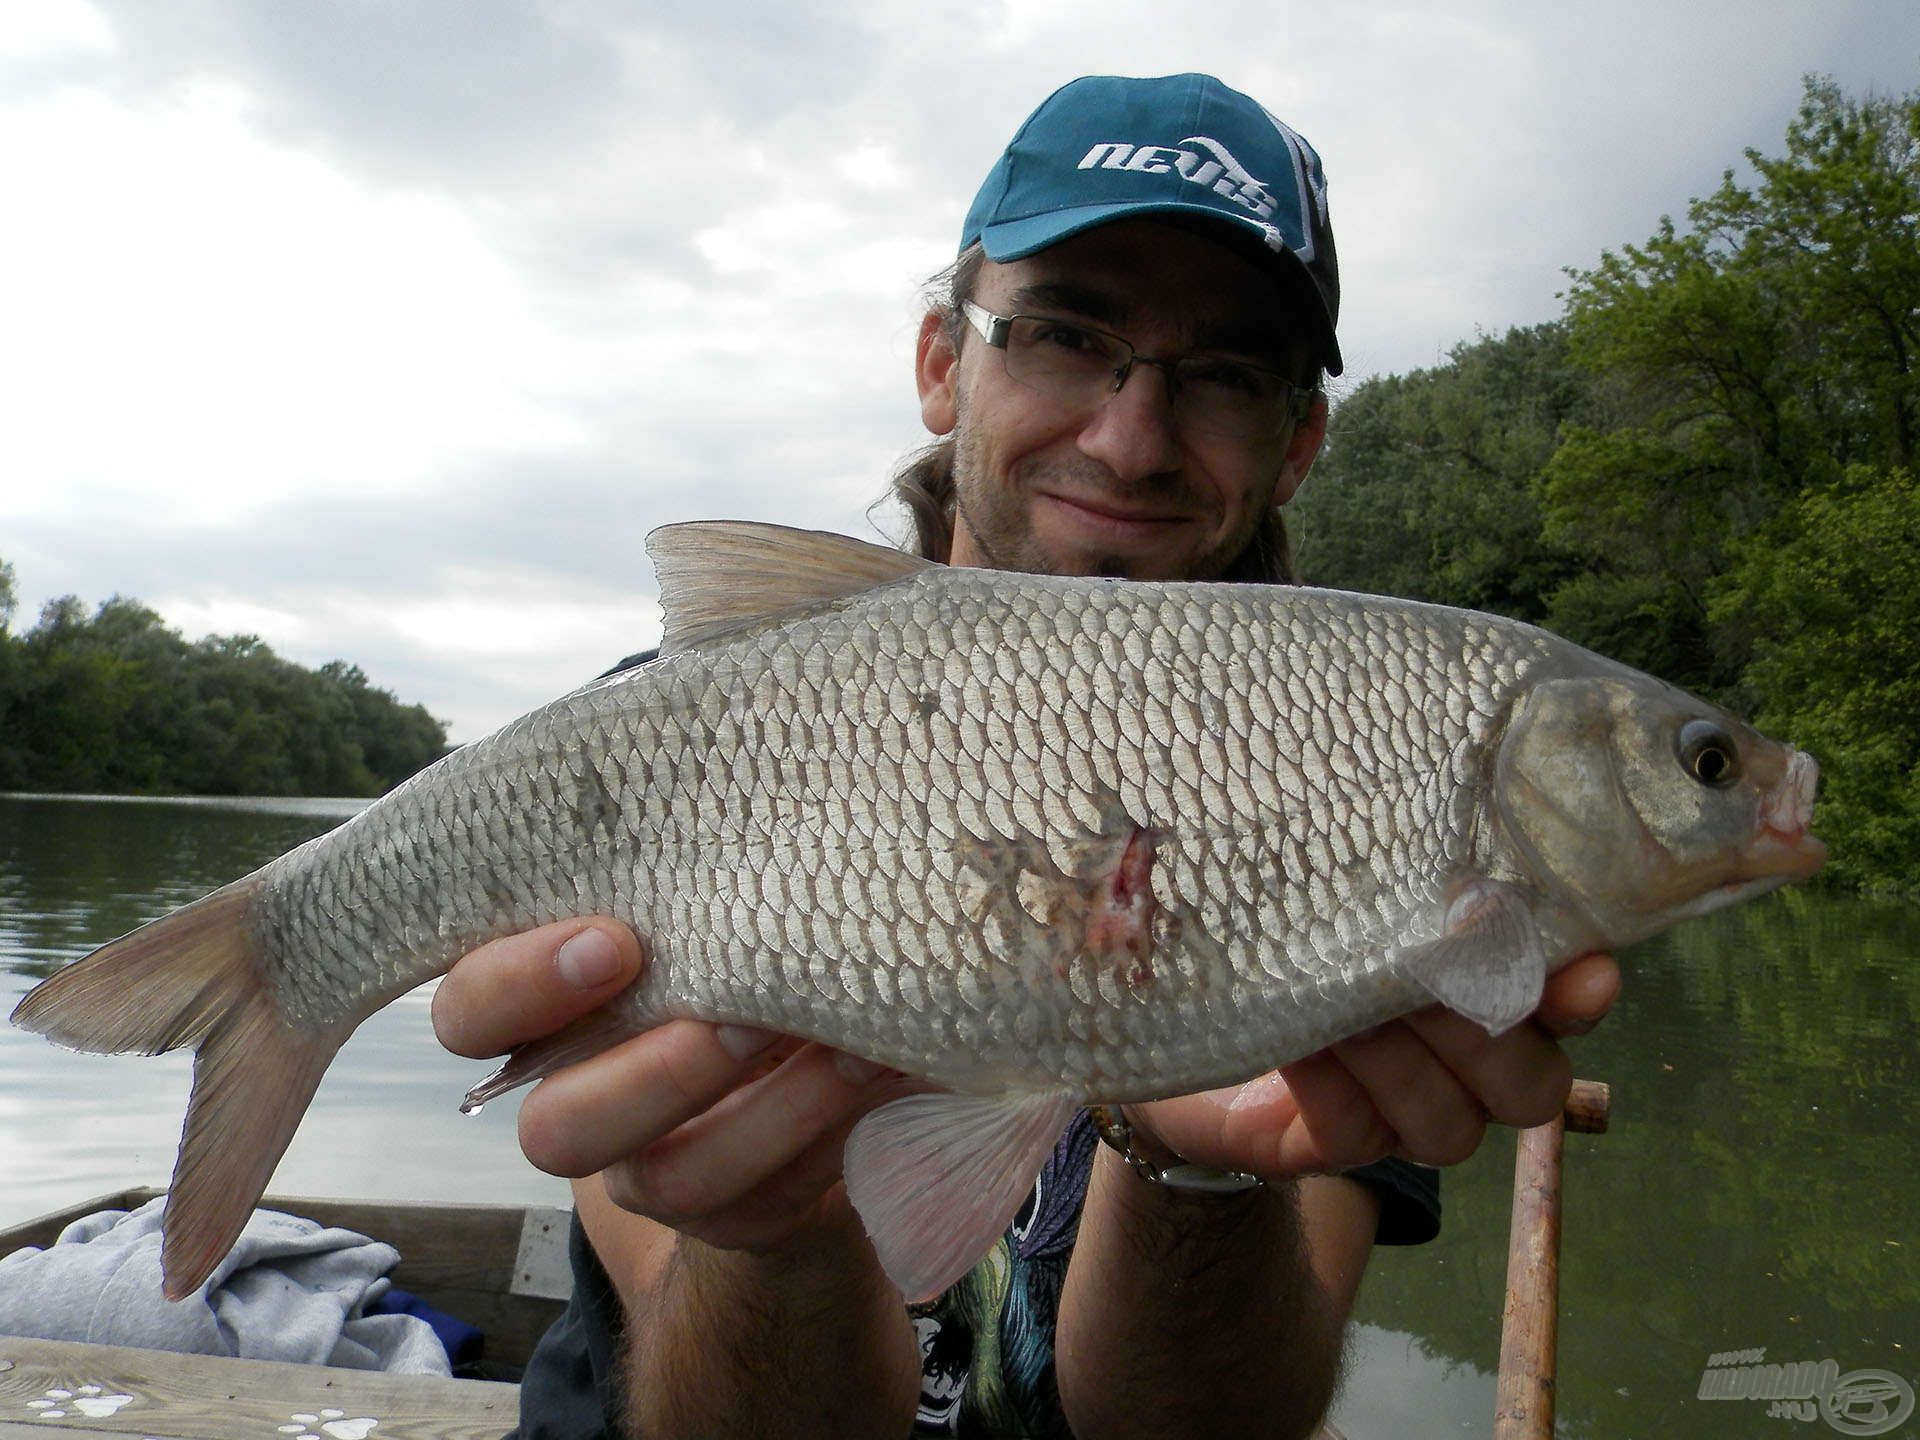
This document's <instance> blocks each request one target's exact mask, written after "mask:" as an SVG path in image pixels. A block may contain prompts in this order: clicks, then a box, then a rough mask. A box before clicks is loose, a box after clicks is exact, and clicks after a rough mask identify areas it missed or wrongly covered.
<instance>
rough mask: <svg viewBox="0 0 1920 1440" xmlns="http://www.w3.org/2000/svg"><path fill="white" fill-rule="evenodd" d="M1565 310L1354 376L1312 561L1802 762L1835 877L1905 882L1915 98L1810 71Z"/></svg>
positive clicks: (1311, 568)
mask: <svg viewBox="0 0 1920 1440" xmlns="http://www.w3.org/2000/svg"><path fill="white" fill-rule="evenodd" d="M1746 159H1747V162H1748V165H1749V167H1750V169H1751V179H1750V180H1749V181H1746V182H1744V183H1743V182H1742V181H1739V180H1736V178H1735V175H1734V172H1732V171H1731V170H1730V171H1728V172H1727V173H1726V175H1725V177H1724V178H1723V179H1722V181H1721V183H1720V185H1719V187H1718V188H1717V189H1715V190H1714V192H1713V193H1712V194H1710V195H1708V196H1707V197H1706V198H1705V199H1700V200H1695V201H1694V202H1692V204H1691V205H1690V206H1689V207H1688V211H1687V220H1688V223H1687V225H1686V226H1685V227H1684V228H1683V227H1680V226H1676V225H1675V224H1674V223H1673V222H1672V221H1671V220H1667V219H1663V220H1662V221H1661V222H1660V225H1659V228H1658V229H1657V231H1656V232H1655V233H1654V234H1653V235H1652V236H1651V237H1650V238H1649V239H1648V240H1646V241H1645V242H1644V243H1642V244H1639V245H1625V246H1622V247H1621V248H1620V249H1619V250H1617V251H1608V252H1606V253H1604V254H1602V256H1601V257H1600V260H1599V262H1598V263H1597V264H1596V265H1594V266H1593V268H1591V269H1589V270H1581V271H1572V272H1570V274H1571V277H1572V284H1571V286H1570V288H1569V291H1568V294H1567V297H1566V314H1565V316H1564V319H1563V320H1562V321H1561V322H1559V323H1557V324H1552V325H1543V326H1538V327H1536V328H1534V329H1532V330H1515V331H1512V332H1510V333H1509V334H1507V335H1506V336H1504V337H1502V338H1499V339H1482V340H1479V341H1477V342H1474V343H1472V344H1463V345H1461V346H1459V347H1457V348H1456V349H1455V350H1454V351H1453V353H1452V356H1451V358H1450V362H1449V363H1448V364H1447V365H1444V366H1440V367H1436V368H1435V369H1432V370H1423V371H1417V372H1415V373H1413V374H1411V375H1406V376H1387V377H1383V378H1380V379H1376V380H1370V381H1368V382H1367V383H1365V384H1363V385H1361V386H1359V387H1357V388H1356V389H1355V391H1354V392H1353V394H1352V395H1351V396H1350V397H1349V398H1347V399H1346V400H1345V401H1344V402H1343V403H1342V405H1341V406H1340V408H1339V410H1338V411H1337V412H1336V414H1335V415H1334V418H1333V422H1332V425H1331V426H1330V430H1329V436H1328V447H1327V453H1326V455H1325V457H1324V458H1323V459H1322V461H1321V463H1320V465H1319V466H1318V467H1316V469H1315V471H1314V473H1313V477H1312V479H1311V480H1310V481H1309V483H1308V485H1307V486H1306V488H1305V490H1304V491H1303V492H1302V495H1301V497H1300V499H1299V500H1298V501H1297V502H1296V506H1295V508H1296V511H1297V513H1298V515H1299V526H1298V529H1299V534H1298V537H1297V543H1296V554H1297V555H1298V557H1299V560H1300V565H1301V570H1302V572H1303V573H1304V575H1305V576H1306V578H1307V579H1308V580H1310V581H1311V582H1313V583H1315V584H1326V585H1337V586H1343V587H1346V588H1350V589H1358V590H1379V591H1386V592H1388V593H1393V594H1402V595H1411V596H1416V597H1419V598H1422V599H1430V600H1438V601H1442V602H1445V603H1449V604H1456V605H1467V606H1473V607H1475V608H1479V609H1487V610H1494V611H1498V612H1500V613H1503V614H1507V615H1512V616H1516V617H1518V618H1520V619H1526V620H1537V621H1540V622H1541V623H1543V624H1545V625H1547V626H1548V627H1549V628H1551V629H1553V630H1556V631H1558V632H1559V633H1561V634H1563V635H1566V636H1568V637H1569V638H1570V639H1573V640H1576V641H1578V642H1580V643H1581V644H1584V645H1588V646H1591V647H1592V648H1593V649H1596V650H1599V651H1601V652H1603V653H1605V654H1609V655H1612V656H1615V657H1616V658H1618V659H1621V660H1624V661H1626V662H1627V663H1628V664H1631V665H1634V666H1637V667H1639V668H1640V669H1643V670H1647V671H1650V672H1652V673H1654V674H1657V675H1660V676H1663V677H1664V678H1666V679H1669V680H1672V681H1674V682H1675V683H1676V684H1679V685H1683V686H1685V687H1687V688H1688V689H1691V690H1694V691H1696V692H1698V693H1700V694H1703V695H1705V696H1708V697H1710V698H1712V699H1715V700H1718V701H1720V702H1722V703H1724V704H1727V705H1729V706H1731V707H1732V708H1734V709H1736V710H1739V711H1741V712H1743V713H1749V714H1753V715H1754V716H1755V718H1756V719H1757V721H1758V723H1759V724H1760V725H1761V727H1762V728H1763V729H1766V730H1768V731H1770V732H1772V733H1774V734H1778V735H1780V736H1782V737H1783V738H1786V739H1789V740H1791V741H1793V742H1794V743H1795V744H1798V745H1801V746H1803V747H1805V748H1806V749H1808V750H1809V751H1811V752H1812V753H1813V755H1814V756H1815V757H1816V758H1817V759H1818V760H1819V761H1820V762H1821V765H1822V769H1823V773H1824V775H1825V777H1826V785H1825V789H1824V791H1823V799H1822V802H1821V807H1820V820H1819V830H1820V833H1821V834H1822V835H1823V836H1825V837H1826V838H1827V839H1828V841H1829V844H1830V845H1831V846H1832V848H1833V855H1834V858H1833V862H1832V864H1831V866H1830V867H1829V874H1830V875H1831V876H1833V877H1834V878H1836V879H1840V880H1844V881H1849V882H1851V883H1853V884H1855V885H1860V886H1865V887H1871V888H1884V889H1894V890H1899V891H1901V892H1903V893H1908V894H1913V893H1920V879H1916V876H1915V867H1914V865H1913V858H1914V857H1915V856H1916V855H1920V628H1916V627H1915V625H1914V618H1915V617H1916V616H1920V560H1916V558H1915V556H1916V553H1917V548H1916V547H1920V520H1917V519H1916V509H1915V505H1916V501H1915V492H1914V486H1913V482H1912V478H1911V477H1912V476H1913V474H1914V473H1915V472H1916V465H1915V460H1914V449H1915V443H1916V431H1917V430H1920V371H1917V370H1916V359H1917V358H1920V92H1915V93H1914V94H1912V95H1908V96H1904V97H1900V98H1887V97H1878V96H1868V97H1866V98H1853V97H1849V96H1847V95H1845V94H1843V93H1842V92H1841V91H1840V90H1839V89H1838V88H1837V87H1836V86H1834V85H1833V84H1832V83H1831V82H1829V81H1825V80H1820V79H1809V80H1808V81H1807V83H1806V92H1805V96H1804V98H1803V101H1802V104H1801V107H1800V110H1799V113H1798V114H1797V115H1796V116H1795V118H1794V120H1793V121H1792V123H1791V124H1790V125H1789V127H1788V130H1787V135H1786V144H1785V149H1784V153H1782V154H1780V155H1777V156H1768V155H1764V154H1762V153H1760V152H1759V151H1757V150H1749V151H1748V152H1747V153H1746Z"/></svg>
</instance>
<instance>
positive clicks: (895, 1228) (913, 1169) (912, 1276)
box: [844, 1093, 1079, 1304]
mask: <svg viewBox="0 0 1920 1440" xmlns="http://www.w3.org/2000/svg"><path fill="white" fill-rule="evenodd" d="M1078 1104H1079V1102H1078V1101H1077V1100H1076V1099H1074V1097H1073V1096H1071V1095H1066V1094H1060V1093H1052V1094H1042V1095H996V1096H979V1095H948V1094H933V1095H909V1096H907V1097H906V1098H904V1099H901V1100H895V1101H893V1102H892V1103H890V1104H887V1105H882V1106H881V1107H880V1108H879V1109H878V1110H875V1111H874V1112H873V1113H872V1114H870V1115H868V1116H866V1117H865V1118H864V1119H862V1120H861V1121H860V1123H859V1124H858V1125H856V1126H854V1127H853V1133H852V1134H851V1135H849V1136H848V1137H847V1148H846V1160H845V1166H844V1168H845V1172H846V1177H847V1196H848V1198H849V1199H851V1200H852V1201H853V1208H854V1209H855V1210H857V1211H859V1212H860V1220H861V1223H863V1224H864V1225H865V1226H866V1227H867V1235H868V1238H870V1239H871V1240H872V1241H873V1248H874V1250H875V1252H876V1253H877V1254H878V1255H879V1257H880V1264H881V1265H882V1266H883V1267H884V1268H885V1269H886V1272H887V1275H888V1277H889V1278H891V1279H892V1281H893V1283H894V1284H895V1285H897V1286H898V1287H899V1288H900V1293H901V1294H902V1295H904V1296H905V1297H906V1299H907V1303H908V1304H918V1303H919V1302H920V1301H923V1300H931V1299H933V1298H934V1297H935V1296H936V1295H938V1294H940V1292H941V1291H943V1290H945V1289H946V1288H947V1287H948V1286H950V1285H952V1284H953V1283H954V1282H955V1281H956V1280H958V1279H959V1278H960V1277H961V1276H963V1275H965V1274H966V1273H967V1271H968V1270H970V1269H972V1268H973V1266H974V1264H975V1263H976V1262H977V1261H978V1260H979V1259H980V1257H981V1256H982V1255H985V1254H986V1253H987V1251H988V1250H989V1249H991V1248H992V1246H993V1242H994V1241H995V1240H997V1239H998V1238H999V1237H1000V1233H1001V1232H1002V1231H1003V1230H1005V1229H1006V1228H1007V1224H1008V1222H1010V1221H1011V1220H1012V1219H1013V1217H1014V1215H1015V1214H1016V1213H1017V1212H1018V1211H1019V1209H1020V1204H1021V1202H1022V1201H1023V1200H1025V1199H1026V1197H1027V1193H1028V1192H1029V1191H1030V1190H1032V1188H1033V1181H1034V1177H1035V1176H1036V1175H1038V1174H1039V1173H1040V1167H1041V1166H1042V1165H1043V1164H1044V1163H1045V1162H1046V1158H1047V1155H1048V1154H1049V1153H1050V1152H1051V1151H1052V1149H1053V1147H1054V1146H1055V1145H1056V1144H1058V1143H1059V1140H1060V1135H1061V1132H1062V1131H1064V1130H1065V1129H1066V1128H1067V1122H1068V1121H1069V1120H1071V1119H1072V1118H1073V1112H1074V1110H1075V1109H1076V1108H1077V1107H1078Z"/></svg>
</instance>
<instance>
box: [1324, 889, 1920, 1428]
mask: <svg viewBox="0 0 1920 1440" xmlns="http://www.w3.org/2000/svg"><path fill="white" fill-rule="evenodd" d="M1916 954H1920V912H1916V911H1915V910H1914V909H1912V908H1911V907H1905V906H1898V905H1891V904H1879V903H1875V902H1872V901H1863V900H1858V899H1853V898H1849V897H1836V896H1831V895H1827V894H1823V893H1821V892H1818V891H1811V892H1788V893H1785V894H1781V895H1777V896H1774V897H1771V898H1769V899H1768V900H1765V901H1762V902H1759V903H1757V904H1755V905H1750V906H1747V907H1744V908H1741V909H1736V910H1733V911H1729V912H1726V913H1724V914H1721V915H1717V916H1711V917H1709V918H1707V919H1705V920H1702V921H1698V922H1696V923H1694V924H1692V925H1689V926H1685V927H1682V928H1681V929H1679V930H1676V931H1674V932H1673V933H1671V934H1669V935H1666V936H1662V937H1659V938H1657V939H1655V940H1652V941H1649V942H1647V943H1646V944H1643V945H1640V946H1637V947H1635V948H1634V949H1633V950H1632V951H1630V952H1628V953H1627V954H1625V955H1624V956H1623V957H1622V958H1623V963H1624V965H1625V967H1626V970H1627V975H1628V979H1627V989H1626V994H1625V996H1624V997H1623V999H1622V1000H1621V1003H1620V1006H1619V1008H1618V1010H1617V1011H1616V1013H1615V1014H1614V1015H1613V1017H1611V1018H1610V1019H1609V1020H1608V1022H1607V1023H1606V1024H1605V1025H1603V1026H1601V1027H1600V1029H1599V1030H1598V1031H1596V1032H1595V1033H1594V1034H1592V1035H1590V1036H1587V1037H1586V1038H1584V1039H1582V1040H1579V1041H1576V1042H1574V1045H1573V1053H1574V1064H1575V1068H1576V1070H1577V1071H1578V1073H1580V1074H1582V1075H1585V1076H1590V1077H1592V1078H1595V1079H1600V1080H1605V1081H1607V1082H1609V1083H1610V1084H1611V1085H1612V1086H1613V1098H1614V1103H1613V1126H1612V1130H1611V1132H1610V1133H1608V1134H1606V1135H1599V1136H1587V1135H1573V1136H1569V1137H1568V1141H1567V1152H1568V1153H1567V1162H1566V1177H1565V1186H1564V1195H1565V1199H1564V1205H1565V1212H1564V1222H1565V1228H1564V1239H1563V1256H1564V1264H1563V1271H1562V1276H1561V1318H1560V1354H1561V1385H1560V1397H1559V1403H1560V1413H1561V1417H1562V1419H1563V1421H1564V1422H1565V1423H1564V1424H1563V1426H1562V1429H1561V1433H1562V1434H1564V1435H1571V1436H1581V1435H1594V1436H1619V1435H1649V1434H1653V1435H1665V1434H1685V1435H1689V1436H1703V1437H1717V1436H1726V1437H1735V1436H1739V1437H1748V1436H1752V1435H1755V1434H1758V1433H1761V1431H1762V1430H1763V1429H1765V1428H1766V1425H1767V1419H1768V1417H1767V1415H1766V1409H1767V1406H1766V1404H1765V1403H1763V1402H1762V1403H1754V1402H1745V1401H1740V1402H1735V1401H1701V1400H1698V1399H1696V1398H1695V1396H1696V1392H1697V1390H1698V1388H1699V1383H1700V1375H1701V1371H1702V1369H1703V1368H1704V1367H1705V1364H1706V1360H1707V1357H1708V1355H1710V1354H1712V1353H1714V1352H1716V1351H1721V1350H1734V1349H1750V1348H1759V1347H1763V1346H1764V1347H1765V1348H1766V1350H1767V1359H1769V1360H1771V1361H1776V1362H1779V1363H1783V1364H1784V1363H1786V1362H1789V1361H1801V1360H1822V1359H1826V1358H1832V1359H1833V1360H1835V1361H1836V1362H1837V1363H1838V1364H1839V1367H1840V1370H1841V1371H1842V1372H1846V1371H1849V1370H1856V1369H1862V1368H1867V1367H1878V1368H1882V1369H1886V1370H1890V1371H1892V1372H1894V1373H1895V1374H1898V1375H1902V1376H1906V1377H1908V1378H1909V1379H1912V1378H1914V1377H1915V1376H1917V1375H1920V1365H1917V1364H1916V1363H1915V1354H1916V1349H1920V1274H1916V1270H1915V1264H1914V1256H1915V1251H1916V1248H1920V1225H1916V1223H1915V1204H1914V1200H1913V1190H1914V1185H1915V1182H1916V1180H1920V1174H1916V1165H1915V1161H1916V1159H1917V1158H1920V1156H1917V1155H1916V1149H1915V1143H1914V1136H1915V1103H1916V1100H1920V1053H1917V1052H1916V1049H1915V1045H1914V1037H1915V1035H1916V1033H1917V1032H1920V1023H1917V1022H1920V966H1916V965H1915V964H1914V956H1915V955H1916ZM1512 1164H1513V1140H1512V1136H1511V1135H1510V1134H1496V1135H1494V1136H1493V1137H1491V1138H1490V1139H1489V1142H1488V1144H1487V1145H1486V1146H1485V1147H1483V1150H1482V1152H1481V1154H1479V1155H1477V1156H1476V1157H1475V1158H1474V1159H1473V1161H1471V1162H1470V1163H1469V1164H1467V1165H1464V1166H1460V1167H1458V1168H1457V1169H1455V1170H1453V1171H1450V1172H1448V1176H1447V1220H1446V1228H1445V1231H1444V1233H1443V1235H1442V1237H1441V1239H1440V1241H1439V1242H1437V1243H1436V1244H1435V1245H1433V1246H1429V1247H1427V1248H1426V1249H1425V1251H1416V1252H1406V1253H1404V1254H1396V1253H1394V1252H1383V1253H1382V1255H1381V1256H1380V1257H1379V1259H1378V1260H1377V1261H1376V1263H1375V1265H1374V1266H1373V1267H1372V1269H1370V1271H1369V1274H1368V1279H1367V1287H1366V1290H1365V1292H1364V1293H1363V1296H1362V1300H1361V1306H1360V1314H1361V1316H1362V1317H1363V1318H1365V1319H1367V1320H1369V1321H1371V1322H1373V1323H1376V1324H1379V1325H1381V1326H1384V1327H1387V1328H1390V1329H1392V1330H1396V1331H1406V1332H1412V1333H1415V1334H1417V1335H1419V1336H1420V1337H1421V1339H1422V1342H1423V1344H1424V1346H1425V1347H1426V1349H1427V1351H1428V1352H1429V1353H1430V1354H1431V1355H1433V1356H1436V1357H1444V1358H1445V1359H1447V1360H1450V1361H1453V1362H1455V1363H1457V1364H1461V1365H1464V1366H1469V1367H1473V1368H1475V1369H1477V1370H1479V1371H1483V1372H1491V1371H1493V1370H1495V1369H1496V1368H1497V1365H1498V1360H1499V1317H1500V1309H1501V1302H1502V1298H1503V1290H1504V1285H1505V1253H1506V1252H1505V1231H1506V1224H1507V1218H1508V1205H1509V1201H1510V1197H1511V1183H1512V1179H1511V1177H1512ZM1360 1408H1362V1409H1364V1406H1361V1407H1360ZM1352 1433H1353V1434H1354V1435H1355V1436H1356V1437H1358V1436H1361V1435H1365V1434H1374V1433H1377V1434H1382V1435H1386V1434H1394V1433H1406V1432H1404V1431H1395V1430H1393V1429H1391V1428H1379V1429H1372V1428H1368V1427H1366V1426H1363V1424H1361V1423H1360V1422H1359V1421H1358V1420H1356V1421H1355V1423H1354V1425H1353V1427H1352Z"/></svg>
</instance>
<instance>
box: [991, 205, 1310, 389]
mask: <svg viewBox="0 0 1920 1440" xmlns="http://www.w3.org/2000/svg"><path fill="white" fill-rule="evenodd" d="M1142 216H1153V217H1158V218H1161V219H1170V220H1178V221H1180V222H1182V223H1183V224H1187V225H1190V226H1198V227H1200V228H1203V229H1205V230H1206V231H1208V233H1210V234H1213V235H1216V236H1217V237H1218V238H1219V239H1220V240H1221V241H1222V242H1223V243H1225V244H1227V245H1228V246H1229V247H1230V248H1232V249H1233V250H1235V251H1236V252H1238V253H1239V254H1242V255H1244V256H1246V257H1247V258H1248V259H1250V260H1253V261H1254V262H1255V263H1256V264H1266V265H1268V266H1271V267H1272V268H1273V270H1274V272H1275V273H1276V274H1277V275H1280V276H1281V277H1283V279H1284V280H1285V282H1286V283H1288V284H1289V285H1290V286H1291V287H1292V288H1293V289H1295V290H1296V291H1298V292H1299V296H1300V298H1301V300H1302V301H1303V302H1304V304H1303V308H1304V309H1305V311H1306V313H1307V314H1308V315H1309V316H1311V317H1312V319H1313V320H1314V322H1315V324H1316V327H1317V329H1318V331H1319V334H1318V335H1317V336H1316V337H1315V339H1316V340H1317V341H1318V343H1319V348H1320V353H1321V355H1322V357H1323V359H1322V361H1321V364H1322V366H1323V368H1325V370H1326V372H1327V373H1328V374H1329V375H1338V374H1339V373H1340V370H1341V360H1340V342H1339V340H1338V339H1337V338H1336V337H1335V335H1334V330H1333V317H1332V316H1331V315H1329V314H1328V313H1327V302H1326V297H1325V296H1323V295H1322V294H1321V293H1320V287H1319V286H1318V285H1317V284H1315V283H1314V279H1313V276H1312V275H1311V274H1310V273H1309V272H1308V270H1307V267H1306V263H1305V262H1304V261H1303V260H1301V258H1300V257H1299V256H1298V255H1296V254H1294V252H1293V251H1292V249H1291V248H1289V247H1287V246H1284V245H1282V246H1279V247H1275V246H1274V245H1273V244H1271V243H1270V242H1269V241H1268V238H1267V236H1268V230H1267V227H1266V226H1264V225H1262V224H1260V223H1259V222H1258V221H1257V220H1253V219H1251V218H1249V219H1247V220H1241V219H1239V218H1238V217H1237V216H1234V215H1229V214H1227V213H1225V212H1224V211H1222V210H1220V209H1218V208H1216V207H1215V206H1212V205H1195V204H1189V203H1183V202H1181V201H1178V200H1139V201H1130V202H1127V203H1124V204H1104V205H1077V206H1073V207H1071V208H1069V209H1064V210H1051V211H1048V212H1047V213H1046V214H1044V215H1031V216H1028V217H1026V218H1024V219H1020V220H1005V221H1002V222H1000V223H999V224H997V225H989V226H987V227H986V229H984V230H982V231H981V232H980V244H981V247H982V248H983V249H984V250H985V251H986V252H987V258H988V259H989V260H994V261H1002V262H1004V261H1008V260H1023V259H1025V258H1026V257H1027V256H1029V255H1032V254H1035V253H1037V252H1039V251H1041V250H1045V249H1046V248H1047V247H1049V246H1051V245H1057V244H1059V243H1060V241H1062V240H1065V239H1067V238H1069V237H1070V236H1074V235H1078V234H1080V233H1081V232H1082V231H1086V230H1091V229H1094V228H1095V227H1096V226H1100V225H1109V224H1112V223H1113V222H1114V221H1116V220H1128V219H1135V218H1139V217H1142Z"/></svg>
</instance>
